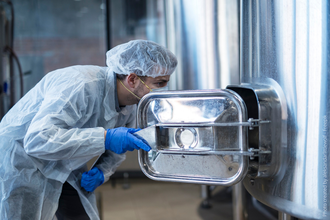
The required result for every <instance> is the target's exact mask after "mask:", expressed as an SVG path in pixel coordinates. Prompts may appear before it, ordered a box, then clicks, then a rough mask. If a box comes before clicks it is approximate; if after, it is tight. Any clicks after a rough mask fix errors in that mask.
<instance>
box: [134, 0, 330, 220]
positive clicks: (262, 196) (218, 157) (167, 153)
mask: <svg viewBox="0 0 330 220" xmlns="http://www.w3.org/2000/svg"><path fill="white" fill-rule="evenodd" d="M169 2H172V4H173V5H174V9H175V10H174V14H176V15H180V16H179V17H178V16H176V18H179V19H183V20H181V21H180V22H181V23H180V24H186V23H187V24H188V23H190V22H191V21H190V20H189V19H186V17H185V16H183V15H185V13H183V12H185V8H189V7H193V6H192V5H194V4H190V5H189V4H187V2H185V1H184V0H180V1H177V2H173V1H169ZM224 2H226V1H224ZM177 4H178V5H177ZM196 4H197V3H196ZM200 4H202V3H200ZM204 4H205V5H204V6H203V7H202V6H201V5H200V8H201V11H202V12H203V11H204V10H205V8H208V7H207V6H208V5H210V4H214V5H219V4H220V1H207V2H205V3H204ZM210 8H212V7H210ZM178 12H180V13H178ZM202 12H201V14H203V13H202ZM167 13H170V12H167ZM186 16H187V15H186ZM205 16H206V15H205ZM169 17H171V16H169ZM206 17H207V16H206ZM205 19H206V18H205ZM192 20H193V21H194V19H192ZM183 21H185V22H183ZM213 21H214V20H213ZM329 24H330V3H328V1H326V0H313V1H312V0H310V1H309V0H300V1H287V0H278V1H262V0H244V1H243V0H241V2H240V83H238V84H237V85H228V84H232V83H233V82H231V83H228V84H227V85H226V89H225V90H220V88H224V87H223V86H222V82H223V81H221V80H220V81H219V80H218V79H221V78H223V77H227V76H223V75H222V74H225V72H221V71H219V69H217V71H219V72H218V76H217V77H214V76H210V77H209V76H208V75H207V74H206V73H205V74H202V73H204V70H203V69H200V66H201V65H202V64H200V63H199V62H203V61H204V60H205V59H198V57H199V56H201V54H204V53H198V52H194V51H198V50H199V49H200V48H202V47H201V46H200V45H199V44H200V42H196V44H195V45H196V48H195V49H194V48H191V49H190V50H191V51H193V52H191V53H188V55H189V56H188V55H187V56H184V54H185V53H184V52H185V50H184V49H185V48H184V47H183V46H184V45H188V44H189V41H193V40H194V39H196V36H200V35H201V33H196V32H198V31H197V30H200V29H199V26H198V25H199V23H196V25H195V26H193V25H186V26H185V27H186V28H187V30H186V31H187V33H188V32H189V33H191V34H196V36H194V37H192V38H191V39H190V40H188V41H187V42H184V40H183V41H179V40H178V39H181V38H180V35H176V34H177V33H175V34H173V35H176V36H177V39H176V40H175V41H174V43H173V42H172V41H169V42H170V44H169V45H170V48H171V44H173V45H176V47H174V49H175V50H174V51H176V52H177V53H178V55H179V60H180V59H181V60H184V61H185V62H186V63H182V64H181V66H179V67H178V72H177V74H178V75H179V76H177V78H178V80H180V79H183V78H185V77H186V78H189V77H194V76H195V74H197V75H198V77H197V79H200V80H201V81H200V82H198V83H201V85H203V82H212V80H214V79H217V80H218V81H217V80H216V82H217V83H216V84H215V85H212V84H208V86H209V87H207V88H208V89H211V88H212V86H215V87H216V88H218V89H217V90H206V91H205V90H195V91H169V92H165V93H153V94H149V95H147V96H145V97H144V98H143V99H142V100H141V102H140V104H139V106H138V125H139V126H140V127H141V128H147V129H150V130H146V131H148V132H147V135H149V136H150V135H151V136H152V138H151V139H152V140H151V139H150V140H151V141H150V143H151V142H152V144H153V149H152V151H151V152H150V153H145V152H139V162H140V166H141V169H142V170H143V171H144V173H145V174H146V175H147V176H149V177H150V178H152V179H155V180H165V181H178V182H191V183H201V184H217V185H226V186H228V185H233V184H236V183H238V182H239V181H240V180H241V179H243V183H244V186H245V188H246V189H247V190H248V192H249V193H250V194H251V195H252V196H253V197H255V198H256V199H257V200H259V201H261V202H262V203H264V204H266V205H268V206H270V207H272V208H274V209H276V210H278V211H280V212H282V213H286V214H287V215H292V216H294V217H298V218H301V219H330V212H329V210H330V208H329V207H330V203H329V197H330V193H329V192H330V190H329V175H330V172H329V160H330V157H329V138H330V132H329V129H330V126H329V117H330V114H329V113H330V105H329V93H330V92H329V83H330V80H329V77H330V71H329V63H330V53H329V49H330V46H329V39H330V31H329ZM209 25H210V27H217V26H216V25H214V24H209ZM181 27H182V26H180V25H179V29H178V28H176V29H175V30H182V29H180V28H181ZM206 30H214V31H215V32H216V33H218V34H219V35H221V32H219V30H220V28H219V27H218V28H215V29H212V28H211V29H206ZM205 33H210V32H205ZM216 35H217V34H216ZM207 36H210V35H207ZM169 39H172V38H171V37H170V38H169ZM198 39H199V38H198ZM171 42H172V43H171ZM178 42H183V43H184V44H183V45H179V46H177V45H178ZM216 42H217V41H214V38H208V42H207V43H205V42H204V43H203V44H205V45H208V44H210V45H213V48H215V50H216V49H217V48H218V45H217V44H216ZM207 48H212V46H210V47H206V48H204V49H203V50H205V51H204V52H205V53H206V54H207V55H208V56H210V59H211V60H217V59H216V58H215V57H214V56H212V54H213V55H214V51H213V50H207ZM186 52H187V51H186ZM188 52H189V51H188ZM192 55H194V56H192ZM190 56H192V57H193V58H194V59H190V58H189V57H190ZM190 62H195V63H191V65H190V64H189V63H190ZM187 63H188V64H189V65H188V67H189V68H188V67H187V68H185V67H184V65H186V64H187ZM220 64H221V63H218V64H217V65H220ZM211 67H212V65H211ZM180 71H181V73H185V74H186V75H182V74H181V73H180ZM199 71H200V72H201V74H198V72H199ZM188 73H190V74H191V75H188ZM180 74H181V75H180ZM180 77H181V78H180ZM205 78H206V79H207V80H209V79H212V80H211V81H207V80H206V81H203V80H204V79H205ZM227 78H228V77H227ZM177 82H179V81H177ZM219 82H220V83H219ZM179 84H180V83H179ZM206 84H207V83H206ZM186 85H190V81H188V83H187V84H186ZM192 85H193V84H192ZM185 88H186V87H184V86H183V87H177V89H185ZM190 89H191V88H190ZM193 89H205V87H203V86H201V87H198V88H193ZM229 94H230V95H229ZM218 99H221V100H222V99H225V100H227V102H228V103H226V102H222V103H221V102H217V100H218ZM187 100H188V101H187ZM210 100H211V101H210ZM202 103H204V104H202ZM205 103H208V104H205ZM210 103H217V104H210ZM229 103H231V104H229ZM233 103H235V104H233ZM228 109H234V110H235V111H234V112H236V114H233V112H231V111H228ZM178 112H179V113H180V114H181V116H182V120H180V118H177V117H174V115H176V114H178ZM210 112H213V113H215V115H213V116H214V117H211V119H210V118H209V117H208V115H209V113H210ZM238 112H239V114H238ZM220 115H221V118H226V119H227V120H220V121H218V120H217V118H220ZM238 115H239V117H238ZM232 116H235V117H232ZM223 126H227V128H226V129H228V131H229V130H231V129H232V132H229V134H228V132H226V131H225V130H221V129H220V130H219V132H214V131H216V130H217V129H218V128H220V127H223ZM247 128H248V129H247ZM203 129H206V130H208V129H209V131H211V133H212V135H210V134H207V133H205V132H202V130H203ZM237 129H239V130H238V131H239V132H238V131H237ZM183 132H186V134H187V135H188V137H190V139H189V141H188V144H184V145H182V144H181V143H182V142H186V139H185V137H186V136H183V135H182V134H183ZM142 133H143V132H142ZM142 133H141V135H142V136H144V134H142ZM204 134H205V135H206V137H208V138H209V139H210V140H217V141H213V142H212V143H213V145H212V144H211V145H207V144H205V143H206V142H205V139H207V138H205V136H203V135H204ZM237 134H239V135H237ZM144 137H145V136H144ZM227 139H230V141H228V140H227ZM164 140H165V141H164ZM225 140H227V142H228V143H234V145H235V143H240V144H236V145H235V146H236V148H235V147H229V148H226V147H223V146H224V145H223V144H222V143H223V141H225ZM243 140H244V141H243ZM196 143H200V144H196ZM207 146H213V148H210V147H209V149H205V147H206V148H207ZM198 151H199V152H198ZM193 165H194V166H196V167H197V168H194V169H192V167H193ZM234 165H235V166H234ZM233 167H235V169H232V168H233ZM210 168H211V169H210ZM229 168H231V170H229ZM228 171H230V172H228ZM231 172H232V173H231ZM280 216H285V215H282V214H281V215H280Z"/></svg>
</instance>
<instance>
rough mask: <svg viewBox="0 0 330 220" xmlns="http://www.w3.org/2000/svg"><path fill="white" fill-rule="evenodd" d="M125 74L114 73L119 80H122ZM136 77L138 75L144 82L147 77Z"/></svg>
mask: <svg viewBox="0 0 330 220" xmlns="http://www.w3.org/2000/svg"><path fill="white" fill-rule="evenodd" d="M127 76H128V75H126V74H119V73H116V77H117V79H119V80H120V81H123V80H124V79H126V77H127ZM138 77H140V79H142V81H143V82H145V81H146V79H147V77H146V76H138Z"/></svg>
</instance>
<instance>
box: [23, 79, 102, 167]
mask: <svg viewBox="0 0 330 220" xmlns="http://www.w3.org/2000/svg"><path fill="white" fill-rule="evenodd" d="M97 91H98V89H97V85H96V83H93V82H90V83H79V84H74V85H72V86H68V87H67V88H64V89H62V90H61V88H56V87H53V88H50V89H49V91H47V92H45V93H46V94H45V96H44V98H43V100H42V104H41V105H40V107H39V110H38V112H37V114H36V115H35V117H34V118H33V120H32V122H31V124H30V126H29V128H28V130H27V133H26V136H25V138H24V149H25V151H26V153H27V154H28V155H30V156H33V157H35V158H39V159H43V160H50V161H56V160H71V159H79V161H85V162H87V161H88V160H89V159H91V158H92V157H94V156H97V155H100V154H102V153H103V152H104V151H105V148H104V131H105V130H104V128H102V127H95V128H81V127H83V126H84V125H85V127H86V124H87V125H88V123H89V120H90V118H91V117H93V116H94V114H95V111H99V109H95V108H97V107H95V106H97V105H95V101H96V100H97V98H96V97H95V96H96V95H98V94H97ZM94 93H96V94H94ZM87 127H88V126H87Z"/></svg>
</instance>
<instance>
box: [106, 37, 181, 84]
mask: <svg viewBox="0 0 330 220" xmlns="http://www.w3.org/2000/svg"><path fill="white" fill-rule="evenodd" d="M177 63H178V61H177V59H176V57H175V55H174V54H173V53H172V52H171V51H169V50H168V49H166V48H165V47H163V46H161V45H159V44H156V43H154V42H152V41H147V40H133V41H129V42H128V43H125V44H120V45H118V46H116V47H114V48H112V49H111V50H109V51H108V52H107V66H108V67H111V68H112V69H113V71H114V72H115V73H117V74H124V75H129V74H130V73H135V74H136V75H138V76H150V77H153V78H155V77H158V76H166V75H171V74H172V73H173V71H174V69H175V68H176V65H177Z"/></svg>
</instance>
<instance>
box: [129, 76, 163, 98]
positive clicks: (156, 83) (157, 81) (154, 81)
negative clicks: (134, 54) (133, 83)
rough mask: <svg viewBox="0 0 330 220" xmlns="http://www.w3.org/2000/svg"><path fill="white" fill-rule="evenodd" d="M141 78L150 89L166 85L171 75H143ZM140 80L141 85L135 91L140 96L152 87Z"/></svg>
mask: <svg viewBox="0 0 330 220" xmlns="http://www.w3.org/2000/svg"><path fill="white" fill-rule="evenodd" d="M141 80H142V81H143V82H144V83H145V84H146V85H147V86H148V87H149V88H150V89H159V88H162V87H165V86H166V85H167V83H168V81H169V80H170V76H158V77H156V78H152V77H141ZM146 85H144V84H143V83H142V82H141V81H139V85H138V86H137V88H136V89H135V91H134V93H135V94H136V95H138V96H139V97H141V98H142V97H143V96H145V95H146V94H148V93H149V92H150V89H149V88H148V87H147V86H146Z"/></svg>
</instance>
